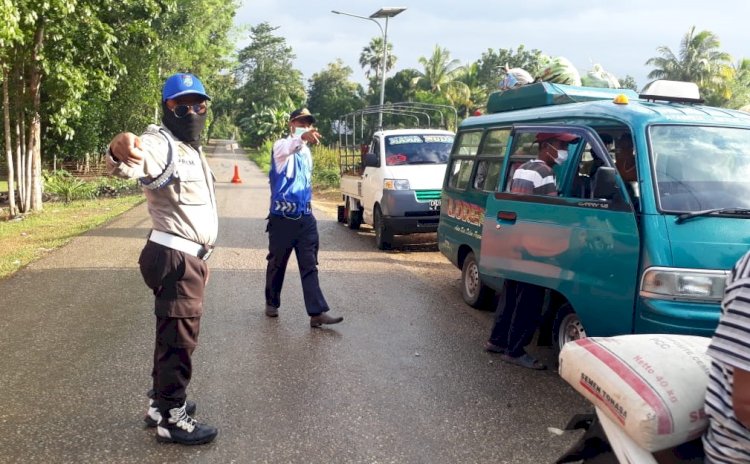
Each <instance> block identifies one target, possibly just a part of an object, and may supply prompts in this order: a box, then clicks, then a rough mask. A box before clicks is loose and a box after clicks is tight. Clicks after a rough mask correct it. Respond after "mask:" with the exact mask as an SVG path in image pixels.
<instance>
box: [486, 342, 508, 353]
mask: <svg viewBox="0 0 750 464" xmlns="http://www.w3.org/2000/svg"><path fill="white" fill-rule="evenodd" d="M484 351H489V352H490V353H499V354H505V353H506V352H507V351H508V350H507V349H505V348H501V347H499V346H497V345H495V344H494V343H492V342H487V343H485V344H484Z"/></svg>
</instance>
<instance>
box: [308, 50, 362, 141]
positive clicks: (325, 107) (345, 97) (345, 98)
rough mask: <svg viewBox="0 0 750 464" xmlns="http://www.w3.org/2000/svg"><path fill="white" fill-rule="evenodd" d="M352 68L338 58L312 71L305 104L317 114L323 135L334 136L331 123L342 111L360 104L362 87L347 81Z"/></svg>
mask: <svg viewBox="0 0 750 464" xmlns="http://www.w3.org/2000/svg"><path fill="white" fill-rule="evenodd" d="M352 73H353V71H352V68H350V67H348V66H345V65H344V63H343V62H342V61H341V60H340V59H339V60H336V62H334V63H329V64H328V67H326V69H324V70H323V71H321V72H319V73H315V74H313V76H312V78H311V79H310V81H309V82H310V87H309V89H310V92H309V96H308V99H307V106H308V107H309V108H310V110H311V111H312V112H313V113H315V114H316V118H317V120H318V123H317V126H318V130H319V131H320V133H321V134H323V136H324V137H329V136H333V135H334V133H333V131H332V129H331V128H332V123H333V121H337V120H338V119H339V117H340V116H341V115H343V114H346V113H349V112H351V111H354V110H355V109H357V108H361V107H362V106H363V101H364V99H363V92H364V91H363V89H362V86H361V85H359V84H357V83H355V82H352V81H350V78H351V76H352Z"/></svg>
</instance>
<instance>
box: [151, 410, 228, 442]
mask: <svg viewBox="0 0 750 464" xmlns="http://www.w3.org/2000/svg"><path fill="white" fill-rule="evenodd" d="M218 434H219V430H218V429H216V427H211V426H210V425H206V424H199V423H198V421H196V420H195V419H193V418H192V417H190V416H189V415H188V413H187V412H186V411H185V406H184V405H183V406H182V407H180V408H174V409H170V410H169V418H165V417H162V419H161V421H159V424H158V425H157V426H156V440H157V441H160V442H162V443H179V444H180V445H203V444H205V443H210V442H212V441H213V439H214V438H216V435H218Z"/></svg>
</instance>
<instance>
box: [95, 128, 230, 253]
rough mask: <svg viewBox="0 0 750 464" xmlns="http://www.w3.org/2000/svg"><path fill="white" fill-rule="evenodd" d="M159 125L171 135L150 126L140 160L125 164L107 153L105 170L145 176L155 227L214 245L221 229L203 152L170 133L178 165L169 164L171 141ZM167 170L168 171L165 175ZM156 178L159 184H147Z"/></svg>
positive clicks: (113, 173)
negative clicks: (134, 164)
mask: <svg viewBox="0 0 750 464" xmlns="http://www.w3.org/2000/svg"><path fill="white" fill-rule="evenodd" d="M160 129H161V130H162V131H166V132H167V133H169V131H168V130H167V129H165V128H163V127H159V126H156V125H150V126H148V128H147V129H146V131H145V132H144V133H143V134H142V135H141V136H140V138H141V150H142V152H141V155H142V156H143V163H142V164H139V165H137V166H127V165H125V163H118V162H117V160H114V159H112V158H111V157H110V156H107V157H106V158H107V168H108V170H109V172H110V174H112V175H115V176H118V177H123V178H126V179H139V180H141V182H142V183H143V184H144V188H143V191H144V194H145V195H146V200H148V211H149V213H150V214H151V221H152V223H153V228H154V230H159V231H162V232H166V233H169V234H173V235H177V236H179V237H182V238H185V239H188V240H191V241H193V242H196V243H200V244H202V245H213V244H214V243H215V242H216V236H217V234H218V228H219V227H218V225H219V218H218V212H217V208H216V193H215V189H214V175H213V172H211V168H209V166H208V162H207V161H206V158H205V157H204V156H203V154H202V153H201V152H200V151H197V150H195V149H194V148H193V147H191V146H190V145H188V144H186V143H182V142H179V141H177V140H175V139H174V137H173V136H171V134H170V137H172V140H173V141H174V143H173V147H174V153H172V162H173V163H174V166H173V167H169V166H168V155H169V142H168V141H167V139H166V137H165V136H164V135H163V134H162V133H161V132H160ZM165 170H166V171H167V175H166V176H163V174H164V173H165ZM170 172H171V175H169V173H170ZM160 177H161V180H159V179H160ZM154 181H156V182H158V183H159V184H160V185H161V187H159V188H149V186H152V187H155V186H156V185H155V184H152V183H153V182H154Z"/></svg>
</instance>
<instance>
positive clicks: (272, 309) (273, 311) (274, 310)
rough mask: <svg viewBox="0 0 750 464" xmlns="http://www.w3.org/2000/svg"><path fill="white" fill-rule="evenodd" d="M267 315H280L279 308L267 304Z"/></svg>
mask: <svg viewBox="0 0 750 464" xmlns="http://www.w3.org/2000/svg"><path fill="white" fill-rule="evenodd" d="M266 316H268V317H278V316H279V308H275V307H273V306H271V305H270V304H266Z"/></svg>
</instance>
